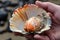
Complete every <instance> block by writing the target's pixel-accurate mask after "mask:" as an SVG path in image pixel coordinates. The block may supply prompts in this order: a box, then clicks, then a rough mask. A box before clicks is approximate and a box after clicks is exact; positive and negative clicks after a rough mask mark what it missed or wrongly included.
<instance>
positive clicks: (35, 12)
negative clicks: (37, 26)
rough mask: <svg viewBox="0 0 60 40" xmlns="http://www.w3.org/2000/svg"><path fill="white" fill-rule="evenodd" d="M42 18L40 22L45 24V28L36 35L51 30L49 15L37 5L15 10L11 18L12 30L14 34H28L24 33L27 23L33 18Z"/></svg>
mask: <svg viewBox="0 0 60 40" xmlns="http://www.w3.org/2000/svg"><path fill="white" fill-rule="evenodd" d="M38 16H40V20H41V21H42V23H44V25H45V26H44V28H43V29H41V30H40V31H38V32H37V31H36V33H42V32H43V31H46V30H49V29H50V26H51V18H50V17H49V15H48V13H47V12H46V11H45V10H43V9H42V8H40V7H38V6H36V5H30V4H29V5H28V4H26V5H25V6H24V7H23V8H17V9H15V10H14V12H13V15H12V17H11V18H10V29H11V30H12V31H13V32H20V33H22V34H26V33H27V32H25V31H24V24H25V22H26V21H27V20H28V19H29V18H31V17H38Z"/></svg>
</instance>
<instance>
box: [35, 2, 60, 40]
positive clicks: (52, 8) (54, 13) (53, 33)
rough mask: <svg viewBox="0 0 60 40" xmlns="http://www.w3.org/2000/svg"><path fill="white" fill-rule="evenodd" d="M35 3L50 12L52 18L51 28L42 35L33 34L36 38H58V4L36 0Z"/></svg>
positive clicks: (59, 16) (59, 15) (42, 39)
mask: <svg viewBox="0 0 60 40" xmlns="http://www.w3.org/2000/svg"><path fill="white" fill-rule="evenodd" d="M36 5H37V6H39V7H42V8H43V9H45V10H46V11H47V12H50V16H51V19H52V25H51V29H50V30H48V31H45V32H44V34H42V35H38V34H37V35H34V38H35V39H36V40H60V6H59V5H56V4H53V3H50V2H40V1H36Z"/></svg>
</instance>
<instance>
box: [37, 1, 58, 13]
mask: <svg viewBox="0 0 60 40" xmlns="http://www.w3.org/2000/svg"><path fill="white" fill-rule="evenodd" d="M36 5H38V6H39V7H42V8H44V9H46V10H47V11H49V12H52V13H54V12H55V11H56V10H57V9H58V7H59V6H58V5H56V4H53V3H50V2H40V1H36Z"/></svg>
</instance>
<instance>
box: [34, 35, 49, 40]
mask: <svg viewBox="0 0 60 40" xmlns="http://www.w3.org/2000/svg"><path fill="white" fill-rule="evenodd" d="M34 38H35V39H36V40H50V39H49V38H48V36H40V35H35V36H34Z"/></svg>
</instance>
